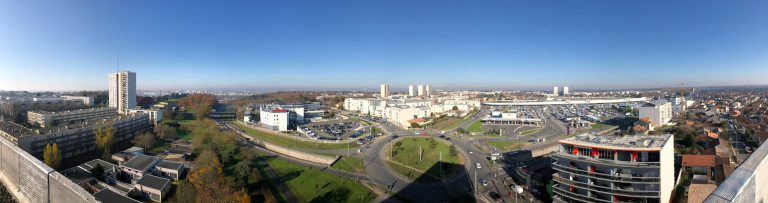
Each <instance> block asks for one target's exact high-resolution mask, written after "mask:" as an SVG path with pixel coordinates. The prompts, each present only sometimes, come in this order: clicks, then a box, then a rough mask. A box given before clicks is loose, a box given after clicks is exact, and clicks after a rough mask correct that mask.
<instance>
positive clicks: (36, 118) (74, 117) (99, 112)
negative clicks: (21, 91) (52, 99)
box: [27, 107, 118, 128]
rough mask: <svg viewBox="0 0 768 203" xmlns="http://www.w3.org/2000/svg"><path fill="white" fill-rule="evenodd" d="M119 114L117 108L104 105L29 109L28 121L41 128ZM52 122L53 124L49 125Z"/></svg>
mask: <svg viewBox="0 0 768 203" xmlns="http://www.w3.org/2000/svg"><path fill="white" fill-rule="evenodd" d="M115 116H118V115H117V109H115V108H112V107H102V108H93V109H79V110H68V111H41V110H36V111H28V112H27V122H29V123H31V124H36V125H37V126H40V127H41V128H48V127H53V126H61V125H67V124H74V123H80V122H85V121H93V120H101V119H105V118H112V117H115ZM48 124H51V125H52V126H49V125H48Z"/></svg>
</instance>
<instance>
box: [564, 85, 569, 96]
mask: <svg viewBox="0 0 768 203" xmlns="http://www.w3.org/2000/svg"><path fill="white" fill-rule="evenodd" d="M565 95H568V86H565V87H563V96H565Z"/></svg>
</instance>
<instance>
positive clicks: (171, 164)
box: [157, 160, 183, 170]
mask: <svg viewBox="0 0 768 203" xmlns="http://www.w3.org/2000/svg"><path fill="white" fill-rule="evenodd" d="M182 165H183V164H182V163H181V162H175V161H168V160H162V161H160V163H159V164H157V167H159V168H167V169H174V170H178V169H179V168H181V166H182Z"/></svg>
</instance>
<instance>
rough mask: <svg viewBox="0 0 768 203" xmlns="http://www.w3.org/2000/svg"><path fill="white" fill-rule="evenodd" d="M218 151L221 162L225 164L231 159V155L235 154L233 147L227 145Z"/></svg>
mask: <svg viewBox="0 0 768 203" xmlns="http://www.w3.org/2000/svg"><path fill="white" fill-rule="evenodd" d="M222 148H223V149H222V150H221V151H220V152H219V157H221V163H222V164H224V165H226V164H227V163H229V161H231V160H232V155H234V154H235V148H234V147H227V148H224V147H222Z"/></svg>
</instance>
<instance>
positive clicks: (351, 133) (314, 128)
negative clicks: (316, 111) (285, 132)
mask: <svg viewBox="0 0 768 203" xmlns="http://www.w3.org/2000/svg"><path fill="white" fill-rule="evenodd" d="M369 129H370V127H368V126H364V125H362V124H360V123H358V122H355V121H348V120H347V121H341V122H338V121H336V122H322V123H309V124H305V125H301V126H299V127H298V130H299V132H302V133H304V134H306V135H308V136H309V137H311V138H313V139H320V140H342V139H345V138H350V139H352V138H357V137H359V136H361V135H363V134H365V132H366V131H368V130H369Z"/></svg>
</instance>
